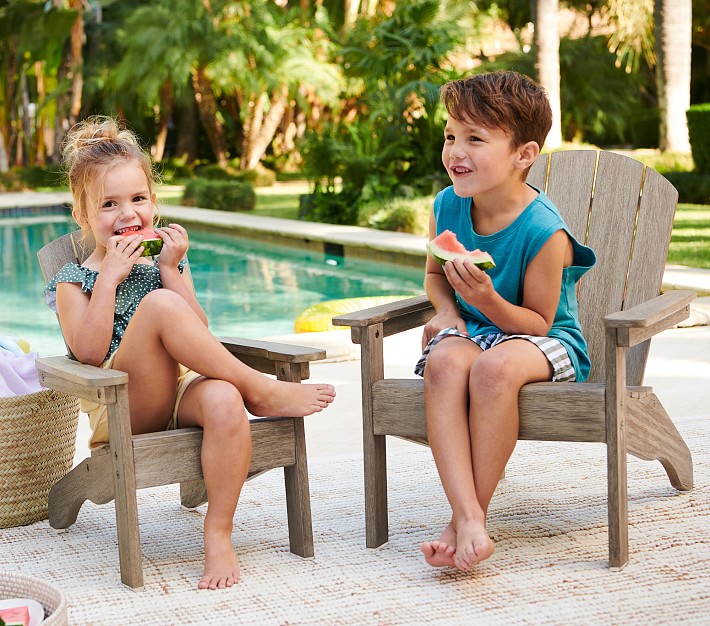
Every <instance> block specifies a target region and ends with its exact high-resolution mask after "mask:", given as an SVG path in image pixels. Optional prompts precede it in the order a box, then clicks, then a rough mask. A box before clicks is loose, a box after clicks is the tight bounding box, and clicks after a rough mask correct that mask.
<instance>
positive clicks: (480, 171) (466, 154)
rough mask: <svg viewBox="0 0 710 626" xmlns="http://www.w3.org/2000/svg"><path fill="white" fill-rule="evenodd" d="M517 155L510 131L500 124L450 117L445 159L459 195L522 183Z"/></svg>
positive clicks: (470, 196)
mask: <svg viewBox="0 0 710 626" xmlns="http://www.w3.org/2000/svg"><path fill="white" fill-rule="evenodd" d="M517 157H518V151H517V150H515V149H514V148H513V146H512V143H511V138H510V135H508V134H507V133H506V132H505V131H503V130H501V129H500V128H488V127H486V126H482V125H481V124H479V123H474V122H471V121H470V120H457V119H455V118H453V117H449V119H448V121H447V123H446V128H445V129H444V146H443V148H442V151H441V160H442V162H443V164H444V167H445V168H446V171H447V173H448V174H449V177H450V178H451V181H452V182H453V184H454V191H455V193H456V195H457V196H459V197H462V198H472V197H474V196H477V195H481V194H485V193H490V192H495V191H497V190H503V189H504V188H505V187H506V186H507V185H511V184H519V183H520V181H521V180H522V178H521V174H522V173H521V170H520V169H519V168H518V167H516V162H517Z"/></svg>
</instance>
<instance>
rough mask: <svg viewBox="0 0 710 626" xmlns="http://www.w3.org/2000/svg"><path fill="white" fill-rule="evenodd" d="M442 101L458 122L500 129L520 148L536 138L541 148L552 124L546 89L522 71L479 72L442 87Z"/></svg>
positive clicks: (514, 145)
mask: <svg viewBox="0 0 710 626" xmlns="http://www.w3.org/2000/svg"><path fill="white" fill-rule="evenodd" d="M440 94H441V101H442V102H443V103H444V106H445V107H446V110H447V111H448V113H449V115H450V116H451V117H453V118H455V119H457V120H459V121H469V122H473V123H476V124H481V125H482V126H485V127H486V128H500V129H502V130H504V131H505V132H506V133H507V134H509V135H510V137H511V142H512V144H513V147H515V148H517V147H519V146H522V145H523V144H525V143H527V142H528V141H535V142H536V143H537V145H538V146H540V149H542V146H543V144H544V143H545V138H546V137H547V133H549V132H550V128H551V127H552V109H551V108H550V102H549V100H548V99H547V94H546V92H545V90H544V89H543V88H542V87H541V86H540V85H538V84H537V83H536V82H535V81H533V80H531V79H530V78H528V77H527V76H525V75H523V74H519V73H518V72H510V71H498V72H490V73H487V74H476V75H474V76H469V77H467V78H462V79H460V80H453V81H451V82H448V83H446V84H445V85H444V86H443V87H442V88H441V92H440Z"/></svg>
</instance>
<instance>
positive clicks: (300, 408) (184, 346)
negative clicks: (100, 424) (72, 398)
mask: <svg viewBox="0 0 710 626" xmlns="http://www.w3.org/2000/svg"><path fill="white" fill-rule="evenodd" d="M177 363H182V364H183V365H185V366H186V367H188V368H189V369H191V370H194V371H195V372H198V373H199V374H202V375H203V376H205V377H206V378H212V379H215V380H225V381H227V382H229V383H231V384H232V385H233V386H234V387H236V388H237V389H238V390H239V392H240V393H241V395H242V397H243V399H244V403H245V405H246V407H247V409H248V410H249V411H250V412H251V413H252V414H254V415H257V416H261V415H289V416H294V417H299V416H304V415H310V414H311V413H314V412H317V411H322V410H323V409H324V408H326V407H327V406H328V405H329V404H330V403H331V402H332V401H333V399H334V397H335V390H334V388H333V386H332V385H323V384H300V383H289V382H284V381H279V380H274V379H272V378H270V377H268V376H265V375H264V374H262V373H260V372H258V371H256V370H254V369H252V368H250V367H248V366H247V365H245V364H244V363H242V362H241V361H239V360H238V359H237V358H235V357H234V356H232V355H231V354H230V353H229V351H228V350H227V349H226V348H225V347H224V346H222V344H221V343H220V342H219V341H218V340H217V338H216V337H215V336H214V335H212V333H211V332H210V331H209V330H208V328H207V327H206V326H205V325H204V324H203V323H202V322H201V321H200V319H199V318H198V317H197V315H196V314H195V313H194V311H193V310H192V309H191V308H190V306H189V305H188V304H187V303H186V302H185V300H183V299H182V298H181V297H180V296H179V295H178V294H176V293H174V292H172V291H169V290H167V289H158V290H156V291H153V292H151V293H149V294H148V295H147V296H145V298H143V301H142V302H141V303H140V305H139V306H138V308H137V310H136V313H135V315H134V316H133V319H131V321H130V323H129V324H128V327H127V329H126V332H125V334H124V337H123V339H122V341H121V345H120V346H119V349H118V351H117V353H116V358H115V360H114V367H116V369H120V370H123V371H126V372H128V375H129V380H130V383H131V384H130V385H129V386H128V395H129V403H130V407H131V414H132V415H135V416H138V415H140V416H141V418H140V420H141V421H140V423H136V422H133V421H132V427H133V432H134V433H143V432H151V431H155V430H160V429H161V428H163V427H164V425H165V420H166V415H169V413H170V411H167V412H166V408H167V407H168V406H169V405H170V403H171V398H170V394H168V393H166V389H167V388H169V387H170V385H172V396H173V398H174V392H175V378H176V372H177Z"/></svg>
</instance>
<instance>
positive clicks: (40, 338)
mask: <svg viewBox="0 0 710 626" xmlns="http://www.w3.org/2000/svg"><path fill="white" fill-rule="evenodd" d="M75 229H76V226H75V224H74V223H73V221H72V220H71V218H70V217H68V216H65V215H43V216H35V217H20V218H0V280H1V281H2V282H1V285H2V286H1V287H0V290H1V297H0V335H10V336H21V337H24V338H25V339H27V340H28V341H29V342H30V346H31V348H32V350H33V351H38V352H39V353H40V354H41V355H42V356H48V355H52V354H63V353H64V352H65V347H64V343H63V341H62V338H61V333H60V331H59V326H58V324H57V321H56V317H55V315H54V313H52V312H51V311H50V310H49V309H48V308H47V307H46V305H45V304H44V297H43V290H44V286H45V283H44V278H43V277H42V273H41V271H40V269H39V265H38V262H37V256H36V255H37V251H38V250H39V249H40V248H41V247H42V246H43V245H45V244H47V243H49V242H50V241H52V240H53V239H56V238H57V237H60V236H61V235H63V234H66V233H68V232H70V231H72V230H75ZM188 256H189V258H190V267H191V269H192V274H193V280H194V282H195V289H196V291H197V297H198V300H199V301H200V304H201V305H202V306H203V308H204V309H205V312H206V313H207V317H208V319H209V323H210V329H211V330H212V332H213V333H214V334H215V335H218V336H221V335H225V336H233V337H248V338H260V337H268V336H273V335H285V334H290V333H292V332H293V324H294V321H295V319H296V317H297V316H298V314H299V313H300V312H301V311H303V309H305V308H306V307H308V306H310V305H312V304H315V303H317V302H322V301H325V300H333V299H338V298H354V297H359V296H376V295H391V294H408V295H414V294H419V293H422V279H423V272H422V271H419V270H416V269H409V268H403V267H399V266H396V265H393V264H387V263H370V262H366V261H360V260H357V259H342V258H339V257H332V256H329V257H326V256H325V255H324V254H321V253H314V252H309V251H305V250H300V249H295V248H291V247H287V246H278V245H273V244H266V243H262V242H258V241H252V240H249V239H245V238H241V237H235V236H233V235H227V234H221V233H213V232H208V231H201V230H199V229H195V228H192V229H190V251H189V253H188Z"/></svg>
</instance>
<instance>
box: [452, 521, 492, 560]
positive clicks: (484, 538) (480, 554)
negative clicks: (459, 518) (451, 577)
mask: <svg viewBox="0 0 710 626" xmlns="http://www.w3.org/2000/svg"><path fill="white" fill-rule="evenodd" d="M494 550H495V544H494V543H493V541H492V540H491V538H490V537H489V536H488V533H487V532H486V527H485V525H484V524H481V523H480V522H477V521H475V520H467V521H465V522H461V523H459V524H457V525H456V554H455V555H454V562H455V564H456V567H458V568H459V569H460V570H462V571H464V572H467V571H468V570H470V569H471V568H472V567H473V566H474V565H475V564H476V563H480V562H481V561H484V560H485V559H487V558H488V557H489V556H491V554H493V551H494Z"/></svg>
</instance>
